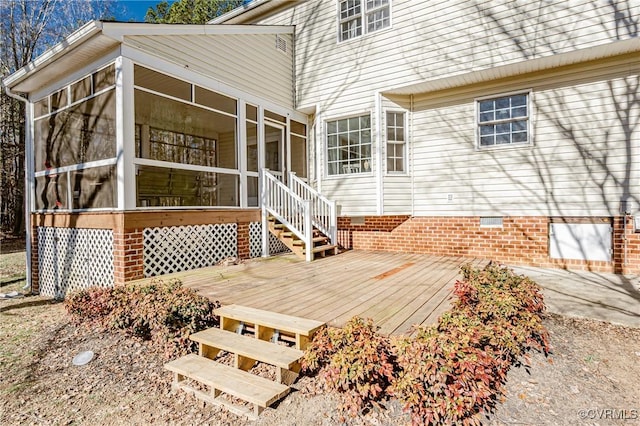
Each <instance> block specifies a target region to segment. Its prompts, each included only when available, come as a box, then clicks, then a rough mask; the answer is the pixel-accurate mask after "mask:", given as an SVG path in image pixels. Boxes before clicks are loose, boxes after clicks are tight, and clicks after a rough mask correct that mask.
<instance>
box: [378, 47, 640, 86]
mask: <svg viewBox="0 0 640 426" xmlns="http://www.w3.org/2000/svg"><path fill="white" fill-rule="evenodd" d="M634 52H640V38H637V37H636V38H632V39H628V40H621V41H615V42H613V43H607V44H603V45H599V46H594V47H589V48H585V49H578V50H574V51H571V52H567V53H560V54H557V55H550V56H544V57H541V58H536V59H530V60H524V61H519V62H514V63H511V64H507V65H502V66H497V67H491V68H485V69H479V70H476V71H471V72H466V73H462V74H457V75H451V76H446V77H440V78H435V79H432V80H426V81H421V82H419V83H413V84H409V85H404V86H398V87H392V88H389V89H386V90H383V91H382V93H383V94H385V95H417V94H424V93H430V92H436V91H439V90H447V89H454V88H457V87H463V86H468V85H472V84H477V83H484V82H487V81H492V80H498V79H502V78H508V77H514V76H518V75H522V74H528V73H533V72H539V71H545V70H549V69H553V68H558V67H562V66H567V65H574V64H579V63H583V62H588V61H595V60H599V59H605V58H610V57H613V56H618V55H624V54H629V53H634Z"/></svg>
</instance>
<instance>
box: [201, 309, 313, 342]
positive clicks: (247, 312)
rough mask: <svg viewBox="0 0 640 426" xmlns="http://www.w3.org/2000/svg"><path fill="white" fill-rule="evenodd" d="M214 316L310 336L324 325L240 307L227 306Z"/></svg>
mask: <svg viewBox="0 0 640 426" xmlns="http://www.w3.org/2000/svg"><path fill="white" fill-rule="evenodd" d="M213 313H214V314H216V315H218V316H220V317H225V318H230V319H233V320H236V321H242V322H248V323H251V324H258V325H261V326H265V327H271V328H274V329H276V330H280V331H284V332H290V333H295V334H301V335H304V336H310V335H312V334H313V332H314V331H315V330H317V329H318V328H320V327H322V326H323V325H324V323H323V322H321V321H316V320H311V319H307V318H300V317H295V316H291V315H285V314H280V313H276V312H269V311H264V310H261V309H255V308H250V307H248V306H240V305H226V306H222V307H220V308H217V309H214V311H213Z"/></svg>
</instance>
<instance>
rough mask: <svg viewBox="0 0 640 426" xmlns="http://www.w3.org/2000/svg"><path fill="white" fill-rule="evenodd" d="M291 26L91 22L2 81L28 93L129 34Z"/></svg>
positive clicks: (286, 30)
mask: <svg viewBox="0 0 640 426" xmlns="http://www.w3.org/2000/svg"><path fill="white" fill-rule="evenodd" d="M293 31H294V27H293V26H272V25H269V26H265V25H184V24H141V23H130V22H102V21H91V22H88V23H87V24H85V25H84V26H82V27H81V28H79V29H78V30H76V31H75V32H73V33H72V34H70V35H69V36H67V37H66V38H65V39H64V40H62V41H61V42H60V43H58V44H56V45H55V46H53V47H51V48H49V49H47V50H46V51H45V52H44V53H42V54H41V55H40V56H38V57H37V58H36V59H34V60H33V61H32V62H30V63H28V64H27V65H25V66H24V67H22V68H20V69H19V70H17V71H15V72H14V73H13V74H11V75H9V76H8V77H6V78H4V79H3V80H2V85H3V86H5V87H7V88H8V89H9V90H11V91H12V92H17V93H27V94H29V93H32V92H34V91H36V90H38V89H40V88H42V87H44V86H45V85H47V84H48V83H50V82H52V81H55V80H57V79H60V78H62V77H63V76H64V75H68V74H69V73H71V72H73V71H74V70H77V69H80V68H82V67H83V66H86V65H87V64H89V63H90V62H91V61H93V60H96V59H97V58H99V57H100V56H103V55H105V54H107V53H108V52H110V51H113V50H114V49H116V48H118V47H119V46H120V44H122V43H123V42H125V38H126V37H129V36H189V35H200V36H202V35H204V36H218V35H259V34H293Z"/></svg>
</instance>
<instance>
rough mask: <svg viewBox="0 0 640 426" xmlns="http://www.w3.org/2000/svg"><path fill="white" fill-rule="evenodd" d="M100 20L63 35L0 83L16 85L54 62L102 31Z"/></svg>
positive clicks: (10, 86)
mask: <svg viewBox="0 0 640 426" xmlns="http://www.w3.org/2000/svg"><path fill="white" fill-rule="evenodd" d="M102 24H103V23H102V22H101V21H90V22H87V23H86V24H85V25H83V26H82V27H80V28H78V29H77V30H76V31H74V32H73V33H71V34H70V35H68V36H67V37H65V39H64V40H62V41H61V42H60V43H58V44H56V45H55V46H53V47H51V48H49V49H47V50H46V51H45V52H44V53H42V54H41V55H40V56H38V57H37V58H35V59H34V60H33V61H31V62H29V63H28V64H27V65H25V66H23V67H22V68H20V69H19V70H16V71H15V72H14V73H12V74H11V75H9V76H7V77H5V78H3V79H2V85H3V86H6V87H8V88H10V89H12V88H14V87H16V86H17V85H18V84H20V83H21V82H22V81H24V80H25V79H27V78H29V77H30V76H31V75H32V74H34V73H35V72H37V70H38V69H40V68H42V67H45V66H46V65H48V64H50V63H52V62H54V61H55V60H56V59H57V58H59V57H61V56H64V55H66V54H67V53H68V52H70V51H72V50H73V49H75V48H76V47H78V46H80V45H81V44H82V43H84V42H85V41H86V40H88V39H90V38H92V37H93V36H95V35H96V34H98V33H100V31H102Z"/></svg>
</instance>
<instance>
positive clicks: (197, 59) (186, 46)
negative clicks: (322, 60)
mask: <svg viewBox="0 0 640 426" xmlns="http://www.w3.org/2000/svg"><path fill="white" fill-rule="evenodd" d="M276 38H278V39H280V40H284V41H286V44H287V46H289V48H288V50H287V52H283V51H282V50H280V49H279V48H278V43H277V39H276ZM292 40H293V38H292V36H291V35H290V34H278V35H277V36H276V34H241V35H240V34H238V35H229V34H224V35H223V34H216V35H207V36H204V35H184V36H178V35H167V36H161V35H154V36H128V37H125V41H124V43H125V44H127V45H130V46H133V47H135V48H138V49H140V50H142V51H144V52H147V53H150V54H152V55H157V56H161V57H162V58H164V59H167V60H169V61H171V62H174V63H177V64H180V65H181V66H183V67H186V68H188V69H190V70H192V71H196V72H199V73H201V74H204V75H206V76H208V77H212V78H215V79H217V80H220V81H223V82H225V83H226V84H228V85H231V86H234V87H236V88H238V89H240V90H242V91H244V92H248V93H251V94H253V95H255V96H259V97H261V98H264V99H268V100H270V101H271V102H274V103H276V104H278V105H280V106H283V107H286V108H290V107H291V106H292V105H293V102H294V100H293V86H294V85H293V73H292V67H293V55H292V49H291V46H292V44H291V43H292ZM265 70H269V72H268V76H267V74H266V73H265Z"/></svg>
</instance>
